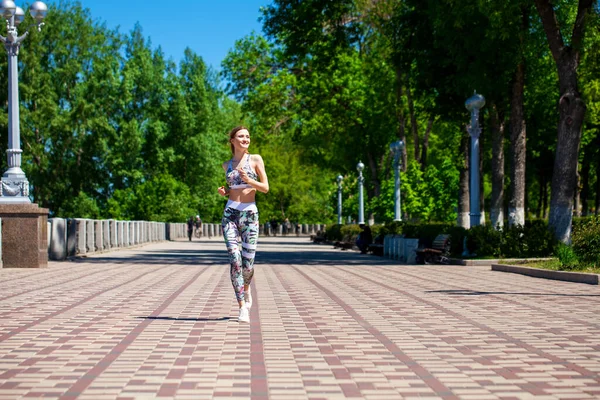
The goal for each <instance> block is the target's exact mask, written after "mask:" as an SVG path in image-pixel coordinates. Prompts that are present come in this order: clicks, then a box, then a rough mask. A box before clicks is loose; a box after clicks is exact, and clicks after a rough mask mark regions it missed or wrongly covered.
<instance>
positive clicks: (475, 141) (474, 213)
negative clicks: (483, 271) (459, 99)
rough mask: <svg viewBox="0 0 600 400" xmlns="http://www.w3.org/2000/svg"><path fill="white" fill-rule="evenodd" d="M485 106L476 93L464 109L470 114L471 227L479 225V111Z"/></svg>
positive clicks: (481, 98)
mask: <svg viewBox="0 0 600 400" xmlns="http://www.w3.org/2000/svg"><path fill="white" fill-rule="evenodd" d="M484 105H485V98H484V97H483V96H482V95H480V94H477V93H474V94H473V96H471V97H469V98H468V99H467V101H466V102H465V107H466V108H467V110H469V111H470V112H471V124H470V125H469V127H468V130H469V135H470V136H471V163H470V164H471V166H470V172H471V180H470V183H471V184H470V185H469V194H470V195H469V202H470V203H471V204H470V210H471V212H470V216H471V227H473V226H478V225H481V211H480V209H479V135H480V134H481V127H480V126H479V109H480V108H482V107H483V106H484Z"/></svg>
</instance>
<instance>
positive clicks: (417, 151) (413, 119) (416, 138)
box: [404, 74, 421, 161]
mask: <svg viewBox="0 0 600 400" xmlns="http://www.w3.org/2000/svg"><path fill="white" fill-rule="evenodd" d="M404 81H405V82H406V85H405V86H406V100H407V101H408V112H409V114H410V115H409V116H410V130H411V132H412V136H413V142H414V143H413V145H414V147H415V160H417V161H419V155H420V153H421V150H420V144H419V127H418V126H417V116H416V115H415V106H414V103H413V99H412V92H411V91H410V80H409V79H408V74H406V75H404Z"/></svg>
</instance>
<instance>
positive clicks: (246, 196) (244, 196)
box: [229, 188, 256, 203]
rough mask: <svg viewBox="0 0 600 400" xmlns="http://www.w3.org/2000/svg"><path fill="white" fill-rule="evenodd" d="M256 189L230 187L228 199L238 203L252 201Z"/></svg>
mask: <svg viewBox="0 0 600 400" xmlns="http://www.w3.org/2000/svg"><path fill="white" fill-rule="evenodd" d="M255 197H256V189H247V188H246V189H231V190H230V191H229V200H231V201H237V202H240V203H254V199H255Z"/></svg>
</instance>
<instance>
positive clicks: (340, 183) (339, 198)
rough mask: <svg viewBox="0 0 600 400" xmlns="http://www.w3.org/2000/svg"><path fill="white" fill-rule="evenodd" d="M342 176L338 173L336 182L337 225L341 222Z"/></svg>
mask: <svg viewBox="0 0 600 400" xmlns="http://www.w3.org/2000/svg"><path fill="white" fill-rule="evenodd" d="M343 180H344V177H343V176H341V175H338V177H337V184H338V225H341V224H342V181H343Z"/></svg>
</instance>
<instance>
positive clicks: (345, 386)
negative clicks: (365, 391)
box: [340, 383, 362, 397]
mask: <svg viewBox="0 0 600 400" xmlns="http://www.w3.org/2000/svg"><path fill="white" fill-rule="evenodd" d="M340 388H341V389H342V392H343V393H344V396H346V397H362V393H361V391H360V389H359V388H358V386H356V385H355V384H351V383H340Z"/></svg>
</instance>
